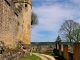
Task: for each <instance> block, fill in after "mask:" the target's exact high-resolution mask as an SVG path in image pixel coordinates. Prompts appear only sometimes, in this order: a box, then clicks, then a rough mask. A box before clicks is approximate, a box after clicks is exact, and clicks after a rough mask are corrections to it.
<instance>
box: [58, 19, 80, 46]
mask: <svg viewBox="0 0 80 60" xmlns="http://www.w3.org/2000/svg"><path fill="white" fill-rule="evenodd" d="M78 28H79V23H77V22H75V21H73V20H66V21H65V22H64V23H63V25H62V26H61V28H60V30H59V33H60V36H61V39H62V40H63V41H64V40H65V41H67V42H69V43H70V45H71V43H72V42H73V37H72V36H73V35H75V34H74V33H77V32H76V30H77V29H78ZM74 31H75V32H74Z"/></svg>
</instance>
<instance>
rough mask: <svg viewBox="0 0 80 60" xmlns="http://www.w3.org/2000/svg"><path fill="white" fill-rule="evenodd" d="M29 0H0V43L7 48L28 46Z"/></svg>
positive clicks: (29, 24) (29, 25)
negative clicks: (19, 42)
mask: <svg viewBox="0 0 80 60" xmlns="http://www.w3.org/2000/svg"><path fill="white" fill-rule="evenodd" d="M31 7H32V5H31V0H0V41H2V42H4V44H5V46H7V47H9V48H13V47H16V43H17V42H18V41H22V42H23V43H25V44H30V30H31Z"/></svg>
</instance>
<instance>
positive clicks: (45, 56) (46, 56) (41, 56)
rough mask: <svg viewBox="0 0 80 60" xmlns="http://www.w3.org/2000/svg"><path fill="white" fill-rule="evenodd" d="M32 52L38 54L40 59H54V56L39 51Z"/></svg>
mask: <svg viewBox="0 0 80 60" xmlns="http://www.w3.org/2000/svg"><path fill="white" fill-rule="evenodd" d="M33 54H34V55H36V56H39V57H40V58H41V59H42V60H48V59H47V58H49V59H50V60H56V59H55V58H54V57H52V56H49V55H46V54H39V53H33Z"/></svg>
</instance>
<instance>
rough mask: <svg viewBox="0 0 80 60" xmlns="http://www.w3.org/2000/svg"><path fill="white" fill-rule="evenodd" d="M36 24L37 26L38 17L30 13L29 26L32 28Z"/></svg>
mask: <svg viewBox="0 0 80 60" xmlns="http://www.w3.org/2000/svg"><path fill="white" fill-rule="evenodd" d="M37 24H38V17H37V15H36V14H35V13H34V12H32V13H31V25H32V26H34V25H37Z"/></svg>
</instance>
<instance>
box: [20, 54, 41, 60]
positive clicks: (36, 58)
mask: <svg viewBox="0 0 80 60" xmlns="http://www.w3.org/2000/svg"><path fill="white" fill-rule="evenodd" d="M19 60H41V58H40V57H38V56H35V55H32V56H29V57H26V58H20V59H19Z"/></svg>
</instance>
